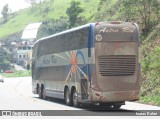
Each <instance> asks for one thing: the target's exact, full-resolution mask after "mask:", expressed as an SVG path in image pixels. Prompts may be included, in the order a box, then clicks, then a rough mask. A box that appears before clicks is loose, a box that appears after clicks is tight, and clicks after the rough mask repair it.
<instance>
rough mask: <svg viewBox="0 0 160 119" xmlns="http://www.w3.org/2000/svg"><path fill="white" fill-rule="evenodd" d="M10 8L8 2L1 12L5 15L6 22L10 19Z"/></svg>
mask: <svg viewBox="0 0 160 119" xmlns="http://www.w3.org/2000/svg"><path fill="white" fill-rule="evenodd" d="M8 10H9V8H8V4H6V5H5V6H4V7H3V9H2V11H1V14H2V16H3V20H4V22H6V21H7V20H8Z"/></svg>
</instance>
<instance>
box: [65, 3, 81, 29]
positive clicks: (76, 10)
mask: <svg viewBox="0 0 160 119" xmlns="http://www.w3.org/2000/svg"><path fill="white" fill-rule="evenodd" d="M80 5H81V3H80V2H78V1H77V2H76V1H72V2H71V5H70V7H69V8H67V10H66V14H67V15H68V17H69V22H70V24H69V28H71V27H73V26H75V23H76V21H77V18H78V15H79V14H80V13H82V12H83V11H84V9H83V8H81V7H80Z"/></svg>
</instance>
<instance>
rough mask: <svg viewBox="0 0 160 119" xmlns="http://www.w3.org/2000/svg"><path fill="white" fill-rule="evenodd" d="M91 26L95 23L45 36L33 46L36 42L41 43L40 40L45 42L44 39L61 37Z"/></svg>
mask: <svg viewBox="0 0 160 119" xmlns="http://www.w3.org/2000/svg"><path fill="white" fill-rule="evenodd" d="M91 24H95V23H89V24H86V25H83V26H79V27H75V28H72V29H69V30H66V31H62V32H60V33H56V34H53V35H50V36H47V37H44V38H40V39H38V40H37V41H36V42H35V44H37V43H38V42H40V41H42V40H46V39H49V38H52V37H54V36H58V35H61V34H64V33H69V32H72V31H76V30H80V29H83V28H86V27H89V26H90V25H91ZM35 44H34V45H35Z"/></svg>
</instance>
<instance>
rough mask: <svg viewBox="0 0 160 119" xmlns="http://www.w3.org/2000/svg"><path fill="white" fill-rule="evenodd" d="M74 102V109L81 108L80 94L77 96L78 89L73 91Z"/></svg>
mask: <svg viewBox="0 0 160 119" xmlns="http://www.w3.org/2000/svg"><path fill="white" fill-rule="evenodd" d="M72 101H73V106H74V107H79V106H80V103H79V102H78V94H77V91H76V89H73V91H72Z"/></svg>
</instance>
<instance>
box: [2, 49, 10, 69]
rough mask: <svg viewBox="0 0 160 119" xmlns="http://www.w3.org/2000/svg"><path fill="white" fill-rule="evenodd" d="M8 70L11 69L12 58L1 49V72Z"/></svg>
mask: <svg viewBox="0 0 160 119" xmlns="http://www.w3.org/2000/svg"><path fill="white" fill-rule="evenodd" d="M7 69H10V58H9V56H8V54H7V52H5V51H4V50H3V48H2V47H0V70H3V71H5V70H7Z"/></svg>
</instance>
